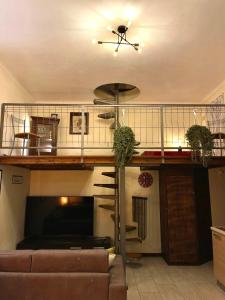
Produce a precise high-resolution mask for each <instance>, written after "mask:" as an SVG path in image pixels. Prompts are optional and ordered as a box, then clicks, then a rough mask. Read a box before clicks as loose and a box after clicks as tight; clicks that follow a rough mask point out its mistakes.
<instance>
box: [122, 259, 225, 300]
mask: <svg viewBox="0 0 225 300" xmlns="http://www.w3.org/2000/svg"><path fill="white" fill-rule="evenodd" d="M140 263H141V267H139V268H137V267H134V266H132V265H131V266H129V265H128V266H127V282H128V300H148V299H151V300H159V299H160V300H164V299H166V300H177V299H179V300H183V299H186V300H225V292H224V291H222V290H221V289H220V288H219V287H218V286H217V284H216V280H215V278H214V276H213V269H212V263H206V264H203V265H201V266H168V265H167V264H166V263H165V261H164V260H163V259H162V258H161V257H143V258H141V259H140Z"/></svg>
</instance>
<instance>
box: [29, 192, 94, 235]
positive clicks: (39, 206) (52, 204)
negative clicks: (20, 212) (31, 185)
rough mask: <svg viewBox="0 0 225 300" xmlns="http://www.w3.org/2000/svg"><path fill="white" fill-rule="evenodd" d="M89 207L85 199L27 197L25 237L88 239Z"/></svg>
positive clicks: (89, 201)
mask: <svg viewBox="0 0 225 300" xmlns="http://www.w3.org/2000/svg"><path fill="white" fill-rule="evenodd" d="M93 205H94V198H93V197H89V196H83V197H80V196H29V197H27V203H26V217H25V236H26V237H28V236H41V235H77V236H92V235H93Z"/></svg>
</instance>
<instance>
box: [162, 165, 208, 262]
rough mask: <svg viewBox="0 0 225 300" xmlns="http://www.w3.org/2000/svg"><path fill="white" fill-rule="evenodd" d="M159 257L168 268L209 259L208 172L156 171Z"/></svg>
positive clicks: (183, 168) (186, 168) (189, 169)
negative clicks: (157, 183) (160, 250)
mask: <svg viewBox="0 0 225 300" xmlns="http://www.w3.org/2000/svg"><path fill="white" fill-rule="evenodd" d="M160 218H161V240H162V253H163V256H164V258H165V260H166V261H167V263H169V264H199V263H203V262H205V261H208V260H209V259H211V255H212V254H211V253H212V245H211V232H210V226H211V209H210V197H209V185H208V170H207V169H205V168H202V167H189V166H179V167H177V166H174V167H173V166H168V167H164V168H163V169H162V170H160Z"/></svg>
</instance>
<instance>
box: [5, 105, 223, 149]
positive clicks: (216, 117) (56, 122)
mask: <svg viewBox="0 0 225 300" xmlns="http://www.w3.org/2000/svg"><path fill="white" fill-rule="evenodd" d="M116 110H118V120H119V123H120V125H126V126H129V127H131V128H132V129H133V131H134V133H135V137H136V140H137V141H139V142H140V146H139V147H138V148H139V149H140V150H142V151H144V150H146V149H149V150H156V151H157V150H160V151H162V152H163V151H164V150H171V151H172V150H177V149H178V148H179V147H181V148H183V149H184V150H187V149H188V145H187V142H186V140H185V133H186V131H187V129H188V128H189V127H190V126H192V125H194V124H199V125H205V126H208V127H209V129H210V130H211V132H212V133H224V134H225V105H174V104H172V105H75V104H17V103H16V104H14V103H7V104H3V105H2V112H1V132H0V139H1V154H6V155H9V154H12V155H20V154H21V153H22V150H23V148H25V154H26V155H29V154H31V152H32V151H33V152H32V154H33V155H35V151H34V150H36V154H38V153H37V148H39V149H40V152H41V155H42V154H43V155H47V154H54V155H56V154H57V155H89V154H91V155H112V145H113V129H112V127H113V126H112V125H113V123H114V118H111V119H104V118H99V115H102V114H107V113H108V114H111V115H112V114H113V113H114V112H115V111H116ZM12 116H13V117H15V118H17V119H19V120H23V121H24V123H23V122H20V124H19V123H18V124H17V125H16V124H14V125H12ZM24 129H25V132H32V133H35V134H37V136H38V138H39V139H40V140H39V142H40V143H38V142H37V141H35V142H34V140H35V138H34V137H32V138H31V139H30V140H29V139H25V140H24V139H23V138H16V139H15V143H14V147H13V149H12V145H13V140H14V137H15V135H16V134H18V133H23V132H24ZM224 142H225V141H224V139H223V138H222V139H221V138H220V139H219V140H215V143H214V147H215V150H214V152H213V153H214V155H224V154H225V152H224V147H225V143H224ZM53 150H55V152H53ZM56 151H57V152H56ZM140 152H141V151H140Z"/></svg>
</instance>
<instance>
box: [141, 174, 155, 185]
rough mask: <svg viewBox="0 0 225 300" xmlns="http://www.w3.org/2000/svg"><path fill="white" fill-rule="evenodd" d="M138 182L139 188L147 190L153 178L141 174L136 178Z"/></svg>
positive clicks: (149, 175)
mask: <svg viewBox="0 0 225 300" xmlns="http://www.w3.org/2000/svg"><path fill="white" fill-rule="evenodd" d="M138 182H139V184H140V186H142V187H144V188H147V187H150V186H151V185H152V183H153V177H152V175H151V174H150V173H148V172H143V173H141V174H140V175H139V177H138Z"/></svg>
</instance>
